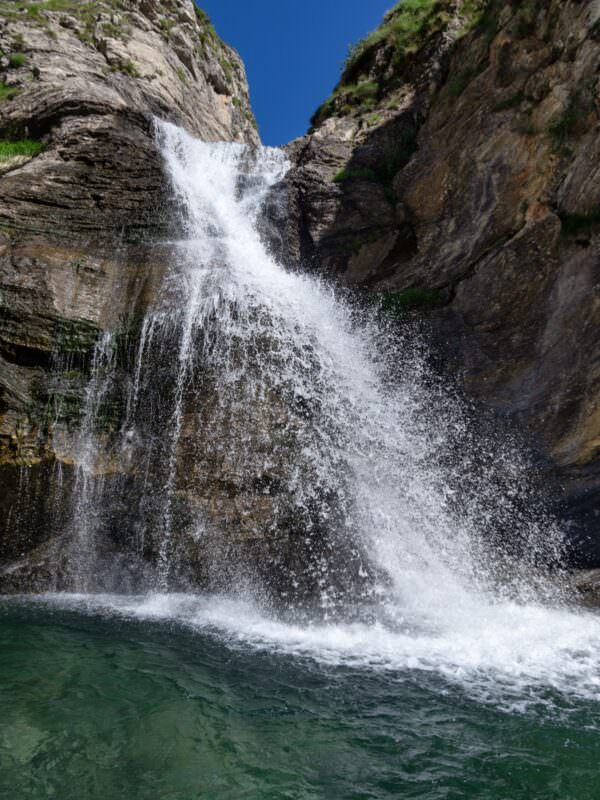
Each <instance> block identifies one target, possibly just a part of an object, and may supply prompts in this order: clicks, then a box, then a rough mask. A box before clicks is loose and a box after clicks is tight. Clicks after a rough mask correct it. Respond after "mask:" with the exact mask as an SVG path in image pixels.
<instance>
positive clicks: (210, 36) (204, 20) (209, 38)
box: [194, 3, 219, 45]
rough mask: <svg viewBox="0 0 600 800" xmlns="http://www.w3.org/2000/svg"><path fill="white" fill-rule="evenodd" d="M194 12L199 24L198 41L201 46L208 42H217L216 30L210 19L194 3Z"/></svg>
mask: <svg viewBox="0 0 600 800" xmlns="http://www.w3.org/2000/svg"><path fill="white" fill-rule="evenodd" d="M194 11H195V12H196V19H197V20H198V22H199V23H200V28H201V31H200V41H201V42H202V44H203V45H206V44H207V43H208V42H213V43H214V42H217V41H219V37H218V35H217V32H216V30H215V29H214V26H213V24H212V22H211V21H210V17H209V16H208V14H207V13H206V11H203V10H202V9H201V8H198V6H197V5H196V4H195V3H194Z"/></svg>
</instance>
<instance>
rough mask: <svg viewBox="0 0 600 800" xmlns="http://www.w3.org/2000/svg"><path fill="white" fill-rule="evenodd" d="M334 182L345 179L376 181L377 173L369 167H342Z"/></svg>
mask: <svg viewBox="0 0 600 800" xmlns="http://www.w3.org/2000/svg"><path fill="white" fill-rule="evenodd" d="M333 180H334V183H344V182H345V181H357V180H361V181H376V180H377V174H376V172H375V171H374V170H372V169H369V167H357V168H356V169H342V170H340V171H339V172H338V173H337V175H336V176H335V178H334V179H333Z"/></svg>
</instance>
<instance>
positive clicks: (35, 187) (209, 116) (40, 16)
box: [0, 0, 259, 589]
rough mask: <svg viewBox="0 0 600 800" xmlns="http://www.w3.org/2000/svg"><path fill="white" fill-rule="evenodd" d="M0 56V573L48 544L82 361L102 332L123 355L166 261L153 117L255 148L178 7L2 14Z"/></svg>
mask: <svg viewBox="0 0 600 800" xmlns="http://www.w3.org/2000/svg"><path fill="white" fill-rule="evenodd" d="M0 52H1V53H2V55H1V56H0V471H1V472H2V477H1V478H0V485H1V489H0V518H1V519H2V520H3V522H2V527H1V528H0V564H1V563H2V562H4V563H6V562H7V561H8V562H10V563H12V562H13V561H14V559H15V558H17V557H20V556H23V555H26V554H27V553H28V552H30V551H31V550H32V548H35V547H36V546H37V545H39V543H40V542H43V541H44V540H46V539H48V537H50V536H52V534H53V532H55V531H56V530H60V529H61V528H63V529H64V526H65V513H66V510H65V508H64V506H65V503H66V500H65V498H66V497H68V494H69V482H70V480H71V469H70V467H69V461H70V460H71V457H70V454H69V452H68V450H66V451H63V452H60V453H57V447H58V444H57V443H58V442H62V441H65V440H68V439H69V436H70V435H71V434H72V433H73V432H74V431H75V430H76V429H77V427H78V426H79V425H80V424H81V417H82V413H83V412H82V409H83V405H84V400H85V391H86V386H87V383H88V380H89V375H90V369H91V360H92V357H93V353H94V347H95V345H96V343H97V342H98V341H99V338H100V337H101V335H102V332H103V331H105V330H112V331H114V332H117V336H119V337H120V339H119V342H120V344H121V346H122V347H125V346H126V343H127V342H129V345H128V346H130V347H134V346H135V345H134V344H132V342H134V341H135V330H136V326H137V329H139V322H140V319H141V317H142V316H143V314H144V312H145V310H146V308H147V307H148V304H149V303H150V302H151V301H152V298H153V295H154V292H155V289H156V287H157V286H158V284H159V282H160V280H161V277H162V275H163V273H164V266H165V264H166V263H167V262H168V259H169V257H170V255H171V254H170V250H169V246H168V244H165V243H164V240H165V239H166V233H167V231H169V233H172V232H173V228H172V224H171V223H172V221H173V220H172V217H171V214H170V208H169V198H168V196H167V198H166V200H165V180H164V176H163V170H162V164H161V161H160V158H159V155H158V152H157V148H156V146H155V140H154V132H153V118H154V117H159V118H162V119H169V120H171V121H173V122H176V123H178V124H180V125H182V126H184V127H185V128H187V130H188V131H189V132H190V133H192V134H193V135H195V136H197V137H199V138H203V139H206V140H228V141H237V142H245V143H249V144H256V143H258V141H259V138H258V133H257V131H256V126H255V122H254V118H253V116H252V113H251V111H250V107H249V99H248V88H247V83H246V77H245V72H244V67H243V65H242V63H241V61H240V59H239V57H238V55H237V54H236V53H235V52H234V51H233V50H232V49H231V48H229V47H228V46H227V45H225V44H224V43H223V42H221V41H220V39H219V38H218V37H217V35H216V33H215V32H214V30H213V28H212V26H211V24H210V21H209V20H208V19H207V17H206V16H205V15H204V13H203V12H201V11H200V10H199V9H197V8H196V6H195V4H194V3H193V2H192V0H164V1H163V2H158V0H94V1H93V2H92V1H89V2H88V1H87V0H49V2H44V0H42V2H36V3H33V2H18V3H17V2H13V1H12V0H4V1H3V2H0ZM19 148H21V150H20V151H19ZM15 152H16V153H18V154H16V155H13V153H15ZM19 153H20V154H19ZM132 330H133V331H134V333H133V334H131V333H129V334H128V331H132ZM118 332H120V333H118ZM128 336H129V338H128ZM118 415H119V409H114V408H113V409H107V412H106V417H107V418H106V426H107V429H110V428H111V426H112V427H114V426H115V425H116V424H118V422H117V421H116V420H118ZM71 438H72V436H71ZM57 458H58V461H57V460H56V459H57ZM59 462H61V463H59ZM63 465H64V472H63V471H62V467H63ZM63 479H64V480H63ZM57 480H58V483H57ZM61 482H64V486H63V487H62V489H61V491H58V489H56V491H55V490H54V489H50V488H49V487H51V486H54V487H55V488H56V487H57V486H59V484H61ZM22 490H23V491H22ZM63 490H64V491H63ZM59 495H60V497H59ZM21 496H22V497H23V498H29V500H28V501H27V502H25V501H24V500H22V499H21V500H19V497H21ZM53 497H54V500H53V499H52V498H53ZM61 497H62V499H61ZM36 498H37V500H36ZM38 501H39V502H38ZM54 501H56V502H54ZM53 503H54V505H53ZM59 506H62V507H59ZM53 509H54V510H53ZM54 511H56V513H57V514H58V516H57V517H56V519H55V520H54V522H56V524H54V522H53V520H52V515H53V514H54ZM53 546H54V545H53ZM56 546H58V545H56ZM59 549H60V547H59ZM48 558H49V556H48V553H47V552H45V551H44V552H43V553H41V555H40V557H39V565H38V566H39V569H38V573H39V574H41V575H42V576H43V575H44V574H45V572H44V571H45V570H46V567H45V566H44V564H45V561H44V559H46V560H48ZM54 560H55V559H54ZM11 569H12V568H11ZM40 571H41V572H40ZM11 575H14V576H15V578H14V581H13V583H11V580H10V579H8V588H17V589H18V588H19V586H20V587H21V588H23V586H24V584H23V583H22V582H20V578H19V571H18V570H16V572H15V571H14V570H13V571H12V572H11ZM42 582H43V581H42ZM13 584H14V585H13ZM3 585H5V587H6V585H7V584H6V580H4V583H3ZM44 585H46V586H47V585H48V584H47V582H46V583H45V584H44Z"/></svg>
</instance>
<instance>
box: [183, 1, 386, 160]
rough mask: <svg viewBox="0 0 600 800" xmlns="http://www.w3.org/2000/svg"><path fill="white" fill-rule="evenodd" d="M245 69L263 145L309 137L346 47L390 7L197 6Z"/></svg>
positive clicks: (370, 4)
mask: <svg viewBox="0 0 600 800" xmlns="http://www.w3.org/2000/svg"><path fill="white" fill-rule="evenodd" d="M198 5H200V6H201V8H203V9H204V10H205V11H206V12H207V13H208V14H209V16H210V18H211V19H212V21H213V24H214V26H215V28H216V30H217V32H218V33H219V35H220V36H221V38H223V39H224V40H225V41H226V42H228V44H231V45H232V46H233V47H235V48H236V50H237V51H238V52H239V53H240V55H241V56H242V58H243V59H244V62H245V64H246V69H247V71H248V79H249V82H250V92H251V100H252V108H253V110H254V113H255V114H256V118H257V120H258V125H259V128H260V134H261V137H262V140H263V142H264V143H265V144H270V145H279V144H284V143H285V142H288V141H289V140H290V139H294V138H295V137H296V136H301V135H302V134H303V133H305V132H306V129H307V127H308V124H309V123H308V121H309V118H310V116H311V114H312V113H313V111H314V110H315V109H316V108H317V106H318V105H320V103H322V102H323V100H325V98H326V97H327V96H328V95H329V93H330V92H331V90H332V89H333V87H334V85H335V84H336V82H337V79H338V78H339V75H340V69H341V65H342V62H343V60H344V57H345V55H346V53H347V51H348V45H349V44H351V43H353V42H356V41H357V40H358V39H361V38H362V37H363V36H364V35H365V34H367V33H368V32H369V31H371V30H373V28H375V27H377V25H378V24H379V22H380V21H381V18H382V17H383V14H384V13H385V11H387V9H388V8H390V7H391V6H393V5H394V0H199V2H198Z"/></svg>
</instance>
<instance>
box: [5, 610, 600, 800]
mask: <svg viewBox="0 0 600 800" xmlns="http://www.w3.org/2000/svg"><path fill="white" fill-rule="evenodd" d="M178 602H179V603H181V601H178ZM185 603H186V606H185V607H186V608H187V609H188V613H187V615H186V614H182V610H183V609H182V606H181V604H179V605H177V603H176V607H177V610H178V613H179V615H180V617H181V619H176V618H174V617H173V616H170V612H172V611H173V605H172V604H171V605H169V604H167V608H166V609H165V604H164V603H163V602H161V603H156V602H154V603H153V602H149V601H143V602H142V601H135V602H134V601H133V600H132V599H129V600H127V599H122V600H120V601H118V602H117V601H112V602H109V599H108V598H103V599H102V600H100V601H99V602H93V603H91V604H90V603H89V602H87V603H86V601H84V600H82V599H81V598H62V599H57V598H46V599H45V600H44V601H43V602H35V603H32V602H31V601H22V600H10V601H8V600H7V601H5V602H4V603H3V604H2V606H1V611H0V766H1V769H0V795H1V796H3V797H7V798H14V800H17V798H19V799H20V798H36V799H37V798H39V799H40V800H42V798H43V799H44V800H47V798H60V800H71V799H72V800H85V799H86V798H90V799H92V798H93V799H94V800H125V799H126V800H195V799H196V798H236V799H237V798H253V799H254V798H261V799H262V798H298V799H300V798H302V800H304V799H305V798H306V799H307V798H356V799H357V800H358V798H361V799H362V798H399V797H402V798H413V797H414V798H420V799H425V800H434V799H435V800H437V799H438V798H439V799H440V800H441V799H442V798H444V800H450V799H452V798H455V799H456V800H459V799H460V800H463V799H464V798H477V800H487V798H489V800H519V799H520V798H523V800H525V799H527V800H531V799H532V798H544V800H546V799H547V800H551V799H552V798H556V800H584V799H585V800H587V799H588V798H590V800H591V798H595V797H597V796H598V794H597V792H598V789H597V787H598V764H599V763H600V734H599V732H598V720H599V717H598V712H599V710H600V704H599V703H598V701H597V699H595V698H594V696H593V694H592V695H589V694H588V695H587V696H583V695H581V693H580V692H578V691H577V688H578V687H577V686H574V687H573V689H574V691H573V692H570V691H569V689H568V686H567V685H566V683H565V684H564V685H563V686H562V687H561V688H553V687H552V686H551V685H550V684H548V683H546V684H545V683H544V681H543V680H542V681H539V682H538V684H537V685H535V681H533V680H529V681H527V680H523V678H522V676H521V678H520V679H519V680H518V681H517V680H515V679H514V678H513V679H511V677H510V670H507V671H506V672H505V674H504V675H502V673H501V672H499V671H498V670H494V669H492V668H487V669H483V668H482V669H481V670H477V669H474V670H471V671H469V670H468V669H467V668H466V666H463V669H462V673H461V670H460V668H458V669H455V670H454V672H450V671H448V672H446V673H444V671H443V670H441V669H439V668H434V661H435V658H434V656H432V658H431V660H430V667H431V668H427V662H426V661H423V662H422V663H421V664H419V662H418V660H417V661H416V662H415V663H416V665H415V666H414V667H413V668H411V667H410V666H409V665H408V664H405V665H404V666H400V661H398V664H397V665H396V666H395V665H394V662H393V659H392V658H391V656H389V654H388V658H387V660H386V659H385V657H384V654H382V656H381V659H380V663H379V664H377V663H375V660H374V658H373V657H372V654H371V657H367V658H365V659H362V660H361V653H360V651H359V650H356V649H353V648H351V647H350V645H349V644H348V647H347V648H346V652H345V651H344V648H343V647H342V646H341V645H338V646H337V647H336V646H335V640H332V643H331V647H330V649H329V651H327V650H326V649H323V648H322V647H321V646H320V645H319V644H318V642H319V637H321V638H323V636H324V632H323V631H321V632H319V631H318V630H316V629H315V630H312V631H311V630H308V631H307V632H306V637H305V640H304V644H303V645H302V643H301V642H300V640H299V634H298V632H297V631H296V632H295V629H294V628H293V626H288V627H287V639H286V636H285V635H284V629H285V626H283V625H282V624H281V625H280V630H279V633H277V630H278V629H277V626H276V625H275V623H268V622H267V621H264V620H263V622H262V627H260V625H259V617H256V624H255V627H254V628H253V629H252V628H250V629H249V628H248V620H245V621H243V622H242V617H243V613H244V612H243V611H242V610H241V609H237V610H236V608H235V607H233V606H231V605H229V606H227V604H223V605H222V606H221V607H219V603H218V601H209V600H208V599H207V600H206V602H205V606H204V607H203V606H202V604H201V602H200V601H196V605H195V606H194V608H193V609H192V605H191V603H192V601H191V600H190V599H189V598H188V599H187V600H186V601H185ZM203 608H204V610H203ZM211 608H212V609H213V610H212V612H211V611H210V609H211ZM134 612H135V613H134ZM245 613H246V615H247V616H248V615H249V614H250V613H251V612H249V611H246V612H245ZM236 614H237V617H238V626H237V632H236V626H235V625H234V624H233V619H234V618H235V617H236ZM228 615H229V617H228ZM240 615H241V616H240ZM226 618H229V619H230V624H229V626H227V625H226V624H225V622H224V621H225V619H226ZM581 624H583V623H581ZM589 624H595V620H591V621H590V623H589ZM269 625H271V627H269ZM269 631H270V634H269ZM330 633H332V634H333V631H330ZM354 633H355V635H357V636H358V635H359V633H360V631H359V630H358V629H357V628H355V630H354ZM346 634H347V635H348V636H351V635H352V631H351V630H350V629H347V630H346ZM269 636H270V638H269ZM339 637H341V631H340V630H338V638H339ZM300 638H301V637H300ZM415 644H416V646H418V638H417V639H416V640H415ZM369 648H371V649H373V648H374V644H373V641H370V642H369V641H365V652H366V653H367V656H368V651H369ZM389 648H390V652H391V651H392V650H393V646H392V645H391V644H390V645H389ZM352 653H353V657H351V654H352ZM573 656H574V658H575V657H576V654H573ZM369 661H370V662H371V663H369ZM440 664H441V662H438V666H439V665H440ZM455 666H457V665H455ZM478 674H479V678H478V677H477V676H478Z"/></svg>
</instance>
